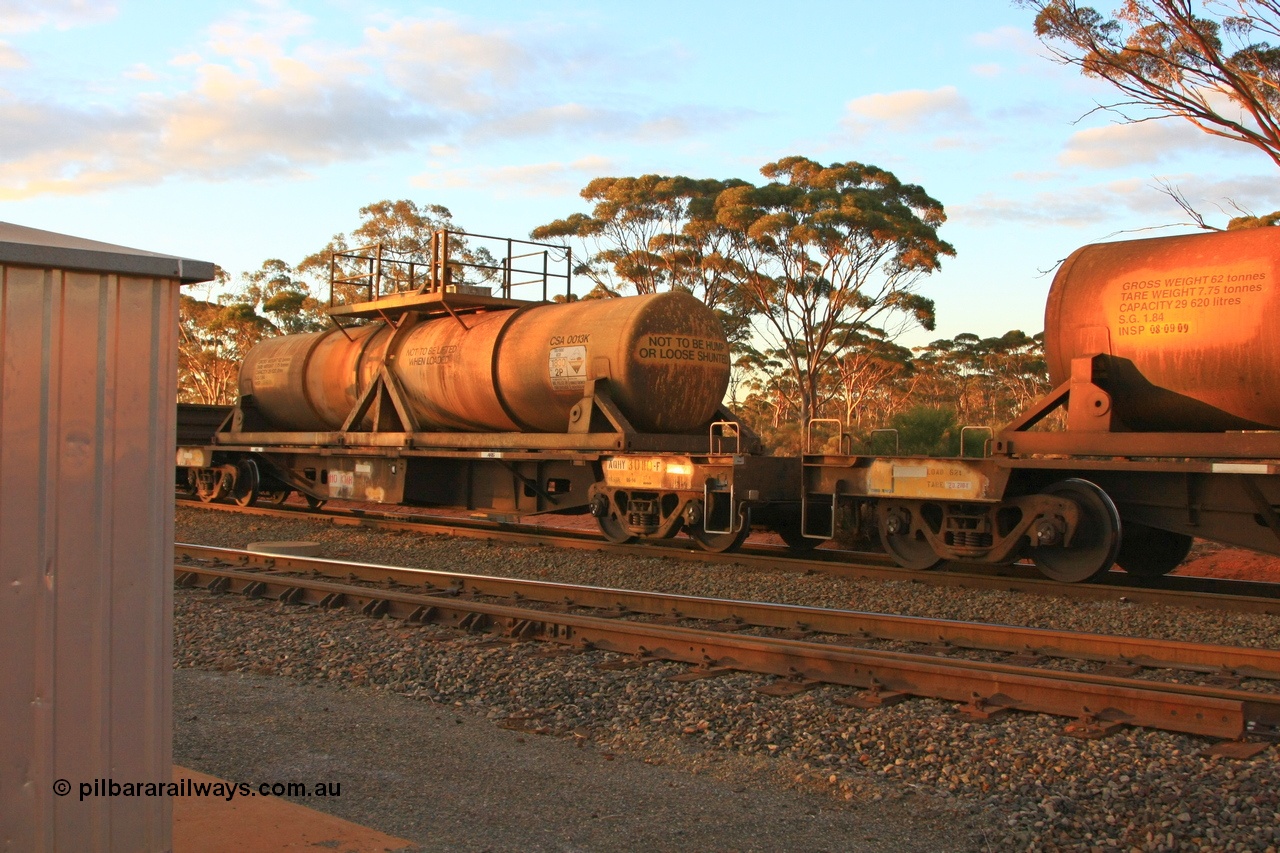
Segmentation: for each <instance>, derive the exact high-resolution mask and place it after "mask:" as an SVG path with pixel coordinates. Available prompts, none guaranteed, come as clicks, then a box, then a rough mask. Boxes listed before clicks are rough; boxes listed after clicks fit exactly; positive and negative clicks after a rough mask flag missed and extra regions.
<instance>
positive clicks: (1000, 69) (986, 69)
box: [969, 62, 1004, 79]
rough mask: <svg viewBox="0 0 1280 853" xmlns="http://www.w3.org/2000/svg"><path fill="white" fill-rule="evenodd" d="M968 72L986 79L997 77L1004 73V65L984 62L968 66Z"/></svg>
mask: <svg viewBox="0 0 1280 853" xmlns="http://www.w3.org/2000/svg"><path fill="white" fill-rule="evenodd" d="M969 72H970V73H971V74H973V75H974V76H976V77H986V78H988V79H991V78H995V77H999V76H1000V75H1001V74H1003V73H1004V66H1003V65H1001V64H1000V63H998V62H984V63H982V64H981V65H971V66H969Z"/></svg>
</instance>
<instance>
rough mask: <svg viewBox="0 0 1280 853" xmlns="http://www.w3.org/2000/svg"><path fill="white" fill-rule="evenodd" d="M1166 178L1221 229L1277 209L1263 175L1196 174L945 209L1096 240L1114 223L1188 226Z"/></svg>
mask: <svg viewBox="0 0 1280 853" xmlns="http://www.w3.org/2000/svg"><path fill="white" fill-rule="evenodd" d="M1160 180H1164V181H1167V182H1168V183H1170V184H1171V185H1173V186H1175V187H1177V188H1178V190H1179V191H1180V192H1182V193H1183V194H1184V195H1185V196H1186V198H1187V200H1188V201H1189V202H1190V203H1191V205H1192V207H1194V208H1195V209H1196V210H1198V211H1199V212H1200V213H1201V214H1203V215H1204V216H1205V218H1206V220H1208V221H1209V222H1211V223H1213V224H1217V225H1220V226H1225V225H1226V222H1227V220H1228V219H1229V218H1231V217H1233V216H1239V215H1240V208H1243V209H1244V210H1248V211H1253V212H1255V213H1267V212H1270V211H1272V210H1275V209H1276V208H1278V207H1280V187H1276V186H1275V182H1274V181H1271V180H1269V179H1264V178H1262V177H1239V178H1227V179H1220V180H1210V179H1206V178H1203V177H1201V176H1199V175H1192V174H1185V175H1171V176H1165V177H1163V178H1159V179H1157V178H1151V179H1136V178H1132V179H1125V180H1119V181H1108V182H1105V183H1100V184H1093V185H1089V186H1078V187H1070V188H1065V189H1054V190H1043V191H1040V192H1036V193H1032V194H1028V195H1025V196H1020V197H1011V196H1007V195H996V194H993V193H989V194H984V195H982V196H979V197H978V198H976V199H974V200H973V201H971V202H966V203H960V204H955V203H953V204H949V205H947V215H948V217H949V219H950V220H951V221H952V222H953V223H955V222H965V223H968V224H973V225H984V226H985V225H999V226H1002V227H1003V226H1006V225H1008V224H1010V223H1012V224H1015V225H1018V226H1020V227H1039V226H1065V227H1071V228H1090V229H1093V230H1094V231H1097V232H1099V236H1098V237H1090V238H1089V239H1101V234H1102V233H1106V230H1107V229H1108V228H1109V227H1110V226H1111V225H1113V224H1114V223H1116V222H1117V221H1118V220H1129V221H1138V222H1141V223H1147V225H1148V227H1150V228H1161V227H1172V226H1175V225H1182V224H1185V223H1186V222H1187V215H1186V213H1184V212H1183V211H1182V210H1181V209H1180V208H1179V207H1178V206H1177V205H1176V204H1175V203H1174V201H1173V200H1172V199H1171V198H1170V197H1169V196H1168V195H1167V194H1166V193H1165V192H1163V191H1162V190H1161V188H1160V186H1159V181H1160Z"/></svg>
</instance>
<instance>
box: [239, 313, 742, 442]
mask: <svg viewBox="0 0 1280 853" xmlns="http://www.w3.org/2000/svg"><path fill="white" fill-rule="evenodd" d="M394 331H395V330H394V329H392V328H391V327H390V326H387V325H386V324H383V323H374V324H370V325H366V326H361V327H358V328H354V329H347V330H346V332H345V333H344V332H343V331H342V330H338V329H334V330H331V331H328V332H318V333H315V334H311V335H291V336H287V337H280V338H273V339H269V340H266V341H263V342H262V343H260V344H258V345H257V346H256V347H254V348H253V350H252V351H251V352H250V353H249V355H248V357H247V358H246V359H245V362H244V364H243V366H242V367H241V371H240V393H241V394H244V395H247V394H252V395H253V399H254V402H255V403H256V405H257V406H258V408H259V410H260V411H261V412H262V413H263V414H264V415H265V416H266V417H267V418H268V419H269V420H270V421H271V422H272V424H273V425H274V426H275V427H276V428H278V429H282V430H307V431H310V430H328V429H337V428H339V427H340V426H341V425H342V424H343V422H344V420H345V418H346V417H347V415H348V413H349V412H350V411H351V410H352V407H353V406H354V405H355V403H356V401H357V400H358V398H359V395H360V394H361V393H362V392H363V391H364V389H365V388H367V387H368V386H369V384H370V383H371V382H373V381H374V379H375V378H376V377H377V376H379V374H380V372H381V371H382V369H383V367H384V366H385V367H388V368H390V372H391V373H393V374H394V376H395V378H396V379H397V380H398V382H399V383H400V385H401V387H402V388H403V389H404V394H405V398H406V400H407V402H408V404H409V405H410V406H411V407H412V409H413V413H414V415H415V417H416V418H417V419H418V424H419V427H420V428H421V429H423V430H467V431H473V432H512V431H530V432H564V431H566V430H567V428H568V424H569V412H570V410H571V409H572V408H573V406H574V405H575V404H576V403H578V402H579V401H580V400H581V399H582V397H583V392H584V389H585V387H586V383H587V381H588V380H590V379H608V380H609V386H608V387H609V393H610V395H611V397H612V398H613V400H614V402H615V403H617V405H618V407H619V409H621V411H622V412H623V414H625V415H626V417H627V418H628V419H629V420H630V421H631V423H632V425H633V426H635V428H636V429H638V430H640V431H641V432H654V433H679V432H689V431H692V430H698V429H701V428H702V427H703V426H704V425H705V424H706V423H707V422H708V421H710V420H711V419H712V418H713V416H714V415H715V411H716V408H717V406H718V405H719V404H720V401H721V400H722V399H723V397H724V392H725V389H726V387H727V386H728V382H729V347H728V343H727V341H726V340H725V336H724V332H723V330H722V329H721V327H720V323H719V321H718V320H717V319H716V316H715V314H714V313H713V312H712V311H711V310H710V309H709V308H707V307H706V305H704V304H703V303H701V302H700V301H698V300H697V299H695V298H693V297H692V296H690V295H688V294H686V293H681V292H672V293H661V294H653V295H647V296H634V297H628V298H625V299H600V300H584V301H581V302H573V303H568V304H558V305H552V304H530V305H526V306H524V307H520V308H513V309H504V310H494V311H482V312H479V313H472V314H465V315H462V316H460V317H452V316H438V317H433V318H430V319H425V320H422V321H420V322H418V323H417V324H416V325H414V326H412V327H411V328H407V329H405V330H403V331H401V332H400V333H398V334H393V332H394Z"/></svg>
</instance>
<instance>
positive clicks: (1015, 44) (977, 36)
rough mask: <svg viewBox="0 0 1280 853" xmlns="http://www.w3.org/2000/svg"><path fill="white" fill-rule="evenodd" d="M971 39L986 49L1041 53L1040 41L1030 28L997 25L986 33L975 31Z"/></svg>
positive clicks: (973, 42)
mask: <svg viewBox="0 0 1280 853" xmlns="http://www.w3.org/2000/svg"><path fill="white" fill-rule="evenodd" d="M969 41H970V42H971V43H972V44H974V45H977V46H978V47H981V48H984V49H986V50H996V51H1003V52H1007V53H1020V54H1031V55H1038V54H1039V53H1040V42H1039V41H1037V40H1036V38H1035V36H1034V35H1032V34H1031V32H1030V28H1027V29H1023V28H1022V27H997V28H996V29H994V30H990V31H988V32H985V33H974V34H973V35H972V36H970V37H969Z"/></svg>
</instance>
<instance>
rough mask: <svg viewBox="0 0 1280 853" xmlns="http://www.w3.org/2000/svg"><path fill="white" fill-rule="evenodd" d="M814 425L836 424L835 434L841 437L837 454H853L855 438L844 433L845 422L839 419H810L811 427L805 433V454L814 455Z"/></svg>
mask: <svg viewBox="0 0 1280 853" xmlns="http://www.w3.org/2000/svg"><path fill="white" fill-rule="evenodd" d="M814 424H835V425H836V432H835V434H836V435H838V436H839V437H840V441H839V445H838V446H837V447H836V453H840V454H844V455H846V456H847V455H850V454H852V452H853V436H851V435H849V434H848V433H847V432H845V431H844V421H842V420H840V419H839V418H810V419H809V425H808V426H807V427H806V428H805V432H804V452H805V453H813V425H814Z"/></svg>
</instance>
